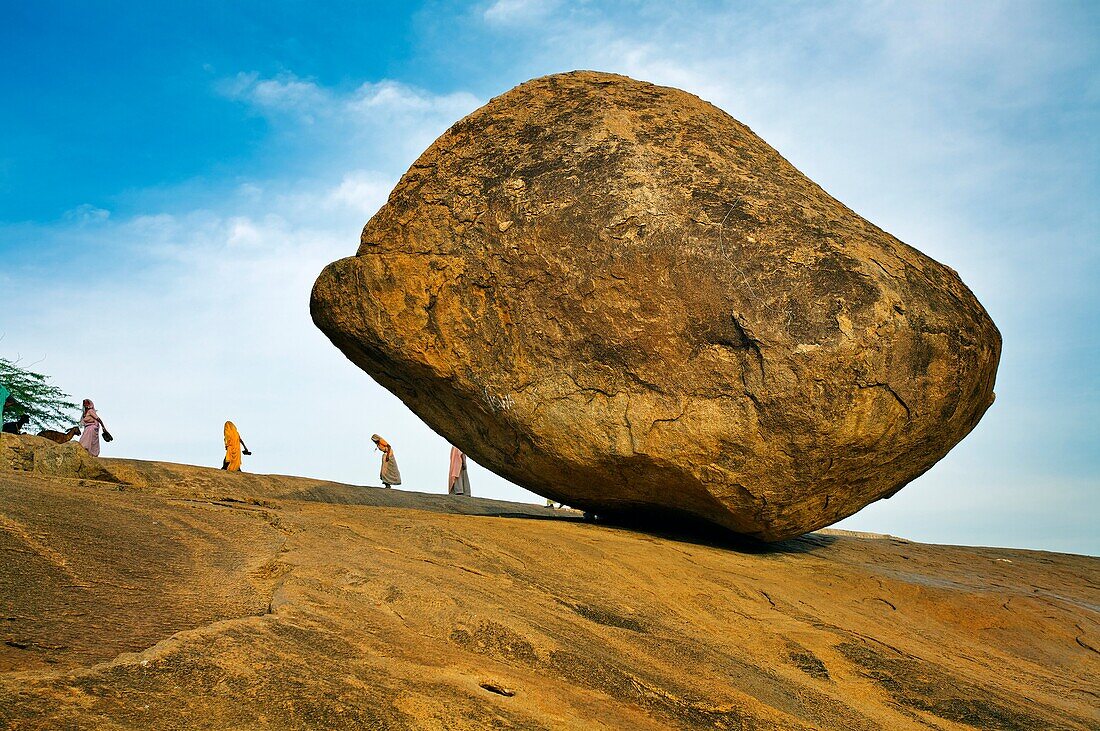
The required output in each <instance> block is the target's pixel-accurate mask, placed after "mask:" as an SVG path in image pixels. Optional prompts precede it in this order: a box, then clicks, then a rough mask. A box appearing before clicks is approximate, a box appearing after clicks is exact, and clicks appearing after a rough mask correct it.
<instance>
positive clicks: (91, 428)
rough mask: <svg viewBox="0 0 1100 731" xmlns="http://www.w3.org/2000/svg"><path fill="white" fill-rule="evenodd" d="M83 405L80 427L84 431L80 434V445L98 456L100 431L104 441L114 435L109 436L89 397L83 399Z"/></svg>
mask: <svg viewBox="0 0 1100 731" xmlns="http://www.w3.org/2000/svg"><path fill="white" fill-rule="evenodd" d="M83 407H84V415H83V416H81V417H80V427H81V428H82V429H83V430H84V433H82V434H81V435H80V446H82V447H84V449H86V450H88V454H90V455H92V456H93V457H98V456H99V435H100V432H101V431H102V433H103V440H104V441H106V442H109V441H111V440H112V439H113V438H114V437H112V436H111V432H109V431H107V425H106V424H104V423H103V419H100V418H99V414H98V413H96V410H95V404H93V403H92V400H91V399H90V398H86V399H84V404H83Z"/></svg>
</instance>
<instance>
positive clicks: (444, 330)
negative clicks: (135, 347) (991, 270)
mask: <svg viewBox="0 0 1100 731" xmlns="http://www.w3.org/2000/svg"><path fill="white" fill-rule="evenodd" d="M311 310H312V314H313V318H314V321H315V322H316V324H317V325H318V327H320V328H321V330H323V331H324V332H325V334H326V335H328V337H329V338H330V339H331V340H332V341H333V343H335V344H336V345H337V347H339V348H340V349H341V350H342V351H343V352H344V353H345V354H346V355H347V356H348V357H349V358H350V359H351V360H352V361H354V362H355V363H356V364H357V365H359V366H360V367H361V368H363V370H365V371H366V372H367V373H369V374H370V375H371V376H372V377H373V378H375V379H376V380H377V381H378V382H379V383H381V384H382V385H383V386H385V387H386V388H387V389H389V390H390V391H392V392H394V393H395V394H397V396H399V397H400V398H401V399H402V400H403V401H404V402H405V403H406V404H407V405H408V406H409V407H410V408H411V409H412V410H413V411H415V412H416V413H417V414H418V415H419V416H420V417H421V418H423V419H424V420H425V421H426V422H427V423H428V424H429V425H430V426H431V427H432V428H433V429H435V430H436V431H438V432H439V433H440V434H441V435H443V436H444V437H446V438H447V439H448V440H450V441H451V442H453V443H454V444H456V445H458V446H459V447H461V448H462V449H463V450H465V451H466V452H467V454H469V455H470V456H471V457H472V458H473V459H474V460H475V461H477V462H478V463H480V464H482V465H485V466H486V467H488V468H489V469H491V470H493V471H494V472H496V473H498V474H500V475H502V476H504V477H506V478H507V479H509V480H512V481H513V482H516V483H517V484H520V485H523V486H524V487H527V488H529V489H531V490H533V491H535V492H537V493H539V494H542V495H545V496H547V497H551V498H553V499H555V500H560V501H564V502H566V503H568V504H570V505H573V506H575V507H580V508H584V509H587V510H592V511H595V512H599V513H631V512H645V513H649V514H651V515H652V514H657V515H664V514H668V515H671V514H673V513H681V514H689V515H692V516H697V517H701V518H704V519H706V520H708V521H712V522H715V523H718V524H721V525H723V526H726V527H728V528H730V529H732V530H734V531H737V532H740V533H745V534H749V535H752V536H756V537H758V538H760V539H763V540H780V539H784V538H787V537H790V536H794V535H798V534H801V533H804V532H807V531H810V530H814V529H816V528H819V527H821V526H824V525H828V524H830V523H833V522H835V521H837V520H839V519H841V518H843V517H845V516H848V515H851V514H852V513H854V512H856V511H857V510H859V509H860V508H862V507H864V506H865V505H867V504H868V503H870V502H872V501H874V500H877V499H879V498H882V497H884V496H889V495H891V494H893V493H894V492H896V491H897V490H899V489H900V488H901V487H903V486H904V485H905V484H906V483H908V482H909V481H910V480H912V479H913V478H915V477H917V476H918V475H920V474H921V473H923V472H924V471H925V470H927V469H928V468H929V467H931V466H932V465H933V464H935V463H936V461H938V460H939V459H940V458H941V457H943V456H944V455H945V454H946V453H947V452H948V450H950V449H951V448H952V447H953V446H954V445H955V444H956V443H958V441H959V440H960V439H962V438H963V437H964V436H965V435H966V434H967V433H968V432H969V431H970V430H971V429H973V428H974V426H975V424H977V422H978V420H979V419H980V418H981V416H982V414H983V413H984V412H985V410H986V409H987V408H988V407H989V405H990V404H991V403H992V401H993V383H994V377H995V374H996V369H997V361H998V358H999V354H1000V335H999V333H998V332H997V328H996V327H995V326H994V324H993V322H992V321H991V320H990V318H989V316H988V315H987V314H986V312H985V311H984V310H983V308H982V306H981V305H980V304H979V302H978V301H977V299H976V298H975V297H974V295H973V294H972V293H971V292H970V290H969V289H967V287H966V286H965V285H964V284H963V283H962V282H961V281H960V279H959V277H958V276H957V275H956V274H955V272H954V271H952V270H951V269H949V268H948V267H946V266H943V265H942V264H939V263H937V262H935V261H933V260H932V259H930V258H928V257H927V256H925V255H923V254H922V253H921V252H919V251H917V250H916V249H913V248H912V247H910V246H907V245H905V244H903V243H902V242H900V241H898V240H897V239H895V238H894V237H893V236H890V235H889V234H887V233H886V232H884V231H882V230H880V229H878V228H876V227H875V226H874V225H872V224H870V223H868V222H867V221H865V220H864V219H862V218H861V217H859V216H858V215H856V214H855V213H853V212H852V211H851V210H849V209H848V208H846V207H845V206H844V205H842V204H841V203H839V202H838V201H836V200H835V199H833V198H832V197H830V196H829V195H828V194H827V193H826V192H825V191H823V190H822V189H821V188H820V187H819V186H817V185H816V184H815V183H814V182H813V181H811V180H809V179H808V178H806V177H805V176H804V175H802V174H801V173H800V172H799V171H798V170H796V169H795V168H794V167H793V166H792V165H791V164H790V163H788V162H787V161H786V160H784V159H783V158H782V157H781V156H780V155H779V153H777V152H776V151H775V150H773V149H772V148H771V147H769V146H768V145H767V144H766V143H765V142H764V141H763V140H761V139H760V138H759V137H757V136H756V135H755V134H753V132H752V131H751V130H749V129H748V128H747V127H746V126H745V125H743V124H741V123H739V122H738V121H737V120H735V119H733V118H732V117H730V116H729V115H728V114H726V113H725V112H723V111H721V110H720V109H717V108H716V107H714V106H713V105H711V104H709V103H707V102H705V101H703V100H701V99H699V98H697V97H695V96H693V95H691V94H688V93H685V92H683V91H679V90H677V89H671V88H665V87H660V86H654V85H652V84H648V83H643V82H639V81H635V80H633V79H629V78H626V77H622V76H615V75H610V74H602V73H594V72H574V73H568V74H559V75H555V76H548V77H544V78H540V79H535V80H533V81H529V82H527V83H525V84H522V85H520V86H518V87H516V88H515V89H512V90H511V91H509V92H507V93H506V94H503V95H501V96H499V97H497V98H495V99H493V100H492V101H490V102H489V103H488V104H486V105H485V106H483V107H482V108H480V109H478V110H477V111H475V112H474V113H473V114H471V115H469V116H468V117H466V118H465V119H463V120H461V121H459V122H458V123H457V124H455V125H454V126H453V127H452V128H451V129H450V130H448V131H447V132H446V133H445V134H444V135H443V136H442V137H440V138H439V139H438V140H436V142H435V143H434V144H433V145H432V146H431V147H430V148H428V150H427V151H426V152H425V153H424V154H423V155H422V156H421V157H420V159H419V160H417V161H416V163H415V164H414V165H413V166H412V168H410V170H409V171H408V172H407V173H406V174H405V176H404V177H403V178H402V179H401V181H400V183H399V184H398V185H397V187H396V188H395V189H394V191H393V193H392V194H391V196H390V199H389V201H388V202H387V203H386V205H385V206H383V207H382V209H381V210H379V211H378V213H377V214H376V215H375V216H374V217H373V218H372V219H371V220H370V221H369V222H368V223H367V225H366V227H365V228H364V230H363V235H362V242H361V245H360V247H359V251H358V253H357V254H356V256H353V257H349V258H346V259H341V260H340V261H337V262H334V263H333V264H331V265H329V266H328V267H327V268H326V269H325V270H324V272H323V273H322V274H321V276H320V278H319V279H318V280H317V283H316V285H315V287H314V291H313V297H312V302H311Z"/></svg>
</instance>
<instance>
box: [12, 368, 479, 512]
mask: <svg viewBox="0 0 1100 731" xmlns="http://www.w3.org/2000/svg"><path fill="white" fill-rule="evenodd" d="M18 405H19V404H18V402H17V401H16V400H15V399H14V398H12V395H11V392H10V391H8V389H7V388H5V387H4V386H3V385H2V384H0V424H3V431H4V433H5V434H22V433H23V427H25V426H26V425H27V423H28V422H29V421H30V417H29V416H27V415H26V414H22V415H20V416H19V418H17V419H16V420H15V421H9V422H5V421H4V420H3V416H4V411H5V410H6V409H9V408H13V407H16V406H18ZM82 409H83V413H82V414H81V417H80V423H79V424H78V427H77V428H78V430H79V431H78V433H79V434H80V440H79V441H80V446H82V447H84V449H86V450H88V454H90V455H92V456H93V457H98V456H99V447H100V437H102V439H103V441H106V442H110V441H112V440H113V439H114V437H112V436H111V433H110V432H109V431H107V426H106V425H105V424H104V423H103V419H101V418H100V417H99V414H98V413H96V410H95V404H94V403H92V400H91V399H84V402H83V404H82ZM52 435H57V437H59V438H62V437H63V438H64V441H68V439H70V438H71V436H69V435H67V434H66V433H63V432H51V431H48V430H47V431H43V432H40V433H39V436H46V437H50V436H52ZM224 437H225V439H224V442H225V458H224V459H223V460H222V469H223V470H226V471H228V472H240V471H241V457H242V456H245V455H250V454H252V452H250V451H249V450H248V445H246V444H245V443H244V440H243V439H241V434H240V432H239V431H237V425H236V424H234V423H233V422H232V421H227V422H225V428H224ZM55 441H57V439H55ZM371 441H372V442H374V445H375V447H377V448H378V450H379V451H381V452H382V469H381V470H380V471H379V477H380V478H381V480H382V484H383V485H384V486H385V487H387V488H391V487H393V486H394V485H400V484H401V470H399V469H398V468H397V457H395V456H394V453H393V447H392V446H390V443H389V442H387V441H386V440H385V439H383V438H382V437H380V436H379V435H377V434H374V435H372V436H371ZM447 492H448V493H449V494H451V495H464V496H466V497H470V475H469V472H468V470H467V469H466V455H465V454H463V453H462V450H460V449H459V448H458V447H451V459H450V469H449V470H448V474H447Z"/></svg>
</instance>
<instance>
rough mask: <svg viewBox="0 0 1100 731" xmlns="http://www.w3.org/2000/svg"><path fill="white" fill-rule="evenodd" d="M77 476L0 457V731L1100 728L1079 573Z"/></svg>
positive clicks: (1005, 559) (483, 507)
mask: <svg viewBox="0 0 1100 731" xmlns="http://www.w3.org/2000/svg"><path fill="white" fill-rule="evenodd" d="M13 439H18V437H13ZM48 454H49V448H43V451H42V455H43V456H44V457H48ZM99 462H100V463H101V464H102V466H103V468H104V469H105V471H106V472H107V473H109V474H111V475H113V476H114V479H115V480H122V479H125V480H126V481H127V482H126V483H119V482H115V481H112V482H103V481H96V480H90V479H87V478H84V477H83V476H82V472H80V471H79V470H74V471H73V472H71V473H70V474H71V477H65V476H57V475H46V474H43V473H41V472H39V471H38V470H39V469H41V467H43V466H44V464H45V463H44V462H39V463H36V465H37V466H33V468H34V469H35V471H31V472H27V471H21V470H20V471H9V470H7V469H6V467H7V465H6V464H5V463H2V462H0V557H2V560H0V728H3V729H5V730H7V729H10V730H11V731H31V730H34V731H37V730H38V729H51V730H53V729H96V730H97V731H98V730H99V729H141V730H142V731H149V730H150V729H264V728H271V729H280V730H284V729H372V730H373V729H378V730H382V729H394V730H395V731H396V730H397V729H402V730H404V729H425V730H428V729H431V730H432V731H443V730H447V731H474V730H479V729H490V728H491V729H524V730H525V731H527V730H531V731H535V730H538V729H554V730H555V731H560V730H563V729H578V730H582V729H583V730H584V731H591V730H592V729H637V730H638V731H669V730H670V729H755V730H756V731H808V730H809V729H851V730H852V731H873V730H877V729H889V730H890V731H908V730H910V729H940V730H941V731H946V730H948V729H950V730H952V731H962V730H963V729H975V728H977V729H1002V730H1019V731H1023V730H1024V729H1043V730H1044V731H1053V730H1056V729H1079V730H1081V731H1083V730H1084V729H1095V728H1096V726H1097V724H1096V721H1097V698H1098V697H1100V655H1098V654H1097V648H1100V590H1098V588H1097V584H1096V576H1097V572H1098V570H1100V560H1098V559H1096V558H1088V557H1084V556H1067V555H1059V554H1053V553H1042V552H1037V551H1016V550H1008V549H988V548H966V547H960V546H928V545H921V544H917V543H910V542H908V541H903V540H898V539H892V538H887V537H881V538H871V537H860V536H853V535H836V534H832V535H822V534H814V535H810V536H805V537H802V538H798V539H793V540H791V541H787V542H785V543H780V544H776V545H775V546H771V547H766V548H764V549H761V548H760V547H759V546H758V545H753V546H752V549H753V550H749V551H746V550H745V549H744V547H743V546H741V547H739V546H738V545H736V544H733V545H731V544H730V543H728V542H725V543H720V542H714V541H707V540H702V539H701V538H700V537H698V536H694V537H691V540H682V539H677V538H676V537H674V536H667V535H653V534H643V533H634V532H631V531H625V530H619V529H614V528H607V527H604V526H600V525H589V524H585V523H583V522H581V521H579V520H576V519H567V518H563V517H562V515H561V514H560V513H555V512H554V511H549V510H544V509H541V508H538V507H535V506H523V505H517V504H514V503H513V504H508V503H501V502H495V501H489V500H481V499H477V498H474V499H470V498H461V497H449V496H446V495H423V494H417V493H409V492H404V491H400V490H383V489H366V488H357V487H352V486H347V485H336V484H332V483H323V482H320V481H317V480H305V479H301V478H294V477H280V476H275V475H248V474H239V473H236V474H230V473H227V472H223V471H221V470H216V469H204V468H197V467H187V466H184V465H170V464H160V463H150V462H136V461H128V460H114V459H105V460H99ZM409 508H415V509H409ZM458 511H462V512H464V513H466V514H463V515H459V514H457V513H458ZM505 515H512V516H515V517H512V518H507V517H496V516H505ZM521 518H527V519H521ZM494 688H495V689H498V690H503V691H506V692H509V693H512V694H513V695H511V696H507V695H501V694H500V693H498V692H495V691H494V690H493V689H494Z"/></svg>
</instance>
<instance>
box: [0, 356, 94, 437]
mask: <svg viewBox="0 0 1100 731" xmlns="http://www.w3.org/2000/svg"><path fill="white" fill-rule="evenodd" d="M49 381H50V377H49V376H44V375H42V374H41V373H35V372H34V371H29V370H27V369H25V368H20V367H19V366H18V365H16V364H15V363H13V362H12V361H10V360H8V359H7V358H3V357H0V385H2V386H4V387H5V388H6V389H8V390H9V391H11V397H12V398H13V399H15V401H16V403H15V404H11V405H9V406H7V407H6V408H5V409H4V420H5V421H12V420H14V419H16V418H18V417H19V416H20V415H22V414H26V415H27V416H28V417H30V423H31V425H33V426H37V427H38V428H39V429H56V428H58V427H62V428H67V427H69V426H71V425H73V424H75V423H76V422H77V420H78V419H77V416H76V414H77V413H78V412H79V409H80V407H79V406H78V405H77V404H75V403H73V402H72V401H69V399H70V398H71V397H70V396H69V394H67V393H65V392H64V391H62V390H61V389H60V388H58V387H57V386H54V385H52V384H51V383H50V382H49ZM28 431H30V430H28Z"/></svg>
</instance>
